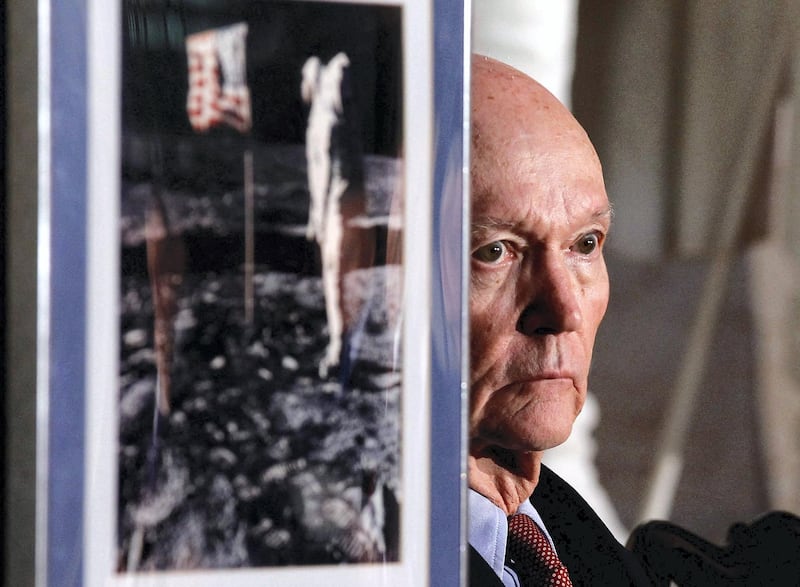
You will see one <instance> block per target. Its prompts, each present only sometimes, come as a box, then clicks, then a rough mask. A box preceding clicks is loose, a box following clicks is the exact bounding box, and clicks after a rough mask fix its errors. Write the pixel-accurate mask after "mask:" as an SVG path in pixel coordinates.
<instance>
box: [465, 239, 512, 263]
mask: <svg viewBox="0 0 800 587" xmlns="http://www.w3.org/2000/svg"><path fill="white" fill-rule="evenodd" d="M507 252H508V247H507V246H506V245H505V243H503V242H502V241H494V242H492V243H489V244H488V245H484V246H482V247H480V248H478V249H476V250H475V252H474V253H472V258H473V259H475V260H476V261H480V262H481V263H497V262H498V261H500V260H501V259H502V258H503V256H504V255H505V254H506V253H507Z"/></svg>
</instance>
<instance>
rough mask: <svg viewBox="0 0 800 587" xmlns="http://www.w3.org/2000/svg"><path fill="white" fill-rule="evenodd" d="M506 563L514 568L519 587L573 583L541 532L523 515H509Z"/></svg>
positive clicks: (556, 585) (557, 585) (554, 586)
mask: <svg viewBox="0 0 800 587" xmlns="http://www.w3.org/2000/svg"><path fill="white" fill-rule="evenodd" d="M506 563H507V564H508V566H510V567H511V568H512V569H514V571H516V573H517V576H518V577H519V580H520V584H521V585H522V587H534V586H541V585H547V586H549V587H565V586H568V587H571V585H572V581H570V578H569V572H567V567H565V566H564V563H562V562H561V561H560V560H559V558H558V555H557V554H556V552H555V551H554V550H553V547H552V546H550V542H549V541H548V540H547V537H546V536H545V535H544V532H542V529H541V528H539V526H537V525H536V522H534V521H533V520H532V519H531V518H530V517H529V516H526V515H525V514H514V515H513V516H509V518H508V544H507V545H506Z"/></svg>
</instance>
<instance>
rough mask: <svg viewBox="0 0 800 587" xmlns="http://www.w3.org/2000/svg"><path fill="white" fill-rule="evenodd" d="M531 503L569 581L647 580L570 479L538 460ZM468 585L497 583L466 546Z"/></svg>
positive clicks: (612, 585) (630, 582) (642, 582)
mask: <svg viewBox="0 0 800 587" xmlns="http://www.w3.org/2000/svg"><path fill="white" fill-rule="evenodd" d="M531 503H533V506H534V507H535V508H536V510H537V511H538V512H539V515H541V516H542V520H544V523H545V526H547V530H548V532H550V535H551V536H552V538H553V542H555V545H556V550H557V551H558V555H559V557H560V558H561V560H562V561H563V562H564V564H565V565H566V566H567V569H568V570H569V575H570V578H571V579H572V583H573V585H576V586H577V585H603V586H609V587H615V586H617V585H635V586H636V587H640V586H651V585H653V581H652V580H651V579H650V578H649V577H648V575H647V572H646V570H645V568H644V567H643V566H642V565H641V563H640V562H639V560H638V559H637V558H636V557H635V556H634V555H633V554H632V553H631V552H630V551H628V550H626V549H625V547H624V546H622V544H620V543H619V542H618V541H617V540H616V539H615V538H614V536H613V535H612V534H611V532H610V531H609V529H608V528H607V527H606V525H605V524H604V523H603V522H602V521H601V520H600V518H599V517H598V516H597V514H596V513H595V512H594V510H592V508H591V507H590V506H589V504H587V503H586V501H585V500H584V499H583V498H582V497H581V496H580V495H578V493H577V492H576V491H575V490H574V489H573V488H572V487H570V485H569V484H568V483H567V482H566V481H564V480H563V479H561V477H559V476H558V475H556V474H555V473H553V472H552V471H551V470H550V469H548V468H547V467H545V466H542V471H541V475H540V476H539V484H538V485H537V486H536V490H535V491H534V492H533V495H532V496H531ZM469 551H470V552H469V585H470V587H501V586H502V582H501V581H500V579H499V578H498V577H497V575H495V574H494V571H492V568H491V567H490V566H489V564H488V563H487V562H486V561H485V560H483V558H482V557H481V556H480V555H479V554H478V553H477V551H476V550H475V549H473V548H472V547H471V546H470V549H469Z"/></svg>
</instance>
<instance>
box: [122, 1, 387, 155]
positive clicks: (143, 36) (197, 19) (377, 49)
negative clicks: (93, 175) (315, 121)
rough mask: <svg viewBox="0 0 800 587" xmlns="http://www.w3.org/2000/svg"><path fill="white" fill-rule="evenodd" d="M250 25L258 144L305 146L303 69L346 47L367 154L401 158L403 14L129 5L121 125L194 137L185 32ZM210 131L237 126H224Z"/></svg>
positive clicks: (372, 9)
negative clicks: (310, 60)
mask: <svg viewBox="0 0 800 587" xmlns="http://www.w3.org/2000/svg"><path fill="white" fill-rule="evenodd" d="M237 22H246V23H247V24H248V27H249V33H248V36H247V77H248V85H249V87H250V94H251V100H252V106H253V129H252V131H251V136H252V138H253V139H255V140H259V141H264V142H270V143H295V144H297V143H302V142H304V140H305V128H306V119H307V113H308V112H307V106H305V105H304V104H303V103H302V101H301V98H300V81H301V68H302V66H303V64H304V63H305V61H306V59H307V58H308V57H310V56H312V55H316V56H317V57H319V58H320V59H321V60H322V61H323V62H325V63H326V62H327V61H328V60H329V59H330V58H331V57H333V56H334V55H335V54H336V53H338V52H340V51H343V52H345V53H346V54H347V55H348V57H349V59H350V63H351V66H350V67H351V76H350V79H351V80H353V83H354V87H353V92H354V95H355V99H356V101H357V105H358V111H359V112H361V114H362V120H361V121H359V126H360V127H361V130H362V139H363V140H362V144H363V147H364V151H365V152H366V153H375V154H382V155H390V156H395V155H397V154H398V152H399V150H400V146H401V143H402V137H401V135H400V133H401V131H402V116H403V112H402V91H403V88H402V28H401V22H402V11H401V8H400V7H397V6H375V5H358V4H341V3H325V2H302V1H301V2H265V1H261V2H258V1H256V2H254V1H237V2H221V1H213V2H198V1H196V0H195V1H194V2H191V1H190V2H180V1H172V2H165V3H158V4H154V3H152V2H147V1H142V0H138V1H137V0H128V1H126V2H123V106H122V109H123V127H124V130H125V131H133V132H151V131H154V130H158V131H160V132H165V133H169V134H177V135H189V134H191V133H192V129H191V127H190V125H189V121H188V117H187V115H186V94H187V86H188V72H187V58H186V48H185V38H186V36H187V35H190V34H192V33H196V32H200V31H202V30H207V29H210V28H217V27H222V26H227V25H230V24H234V23H237ZM212 132H235V131H232V130H226V129H222V130H217V131H212Z"/></svg>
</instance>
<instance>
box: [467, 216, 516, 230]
mask: <svg viewBox="0 0 800 587" xmlns="http://www.w3.org/2000/svg"><path fill="white" fill-rule="evenodd" d="M518 225H519V222H511V221H510V220H505V219H502V218H496V217H494V216H483V217H481V218H478V219H473V221H472V225H471V228H472V234H476V233H478V234H479V233H481V232H492V231H496V230H512V229H513V228H514V227H516V226H518Z"/></svg>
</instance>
